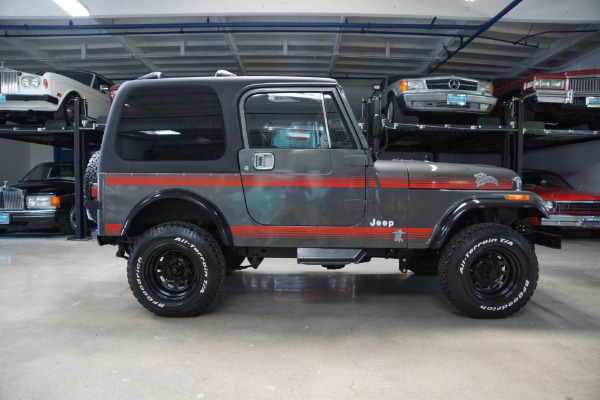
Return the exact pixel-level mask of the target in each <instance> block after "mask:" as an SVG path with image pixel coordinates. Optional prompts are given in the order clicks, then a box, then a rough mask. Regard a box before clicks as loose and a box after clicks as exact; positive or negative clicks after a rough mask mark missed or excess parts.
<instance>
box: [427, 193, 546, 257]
mask: <svg viewBox="0 0 600 400" xmlns="http://www.w3.org/2000/svg"><path fill="white" fill-rule="evenodd" d="M501 208H505V209H506V208H514V209H520V210H524V211H525V212H526V213H527V214H528V215H526V217H543V218H549V215H548V212H547V211H546V209H545V208H544V204H543V203H542V202H541V201H536V200H526V201H523V200H521V201H508V200H506V199H500V198H494V199H469V200H466V201H463V202H460V203H458V204H456V205H454V206H453V207H451V208H450V209H448V211H446V213H445V214H444V216H443V217H442V219H441V222H440V223H439V224H438V225H436V227H435V228H434V230H433V232H432V235H431V245H430V247H431V248H434V249H439V248H441V247H442V245H443V244H444V243H445V242H446V240H447V239H448V235H449V234H450V231H451V230H452V228H453V227H454V226H455V224H456V223H457V222H458V221H459V220H460V218H461V217H462V216H464V215H465V214H467V213H468V212H471V211H473V210H485V209H501Z"/></svg>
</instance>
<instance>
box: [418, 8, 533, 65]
mask: <svg viewBox="0 0 600 400" xmlns="http://www.w3.org/2000/svg"><path fill="white" fill-rule="evenodd" d="M522 1H523V0H513V1H512V2H511V3H510V4H509V5H507V6H506V7H504V9H503V10H502V11H500V12H499V13H498V14H496V15H495V16H494V17H493V18H492V19H490V20H489V21H487V22H486V23H485V24H483V25H480V28H479V29H478V30H477V32H475V33H474V34H473V35H472V36H470V37H469V38H468V39H467V40H465V41H464V42H463V41H462V40H461V44H460V46H458V49H456V50H454V51H453V52H451V53H449V54H448V55H447V56H446V58H445V59H444V60H442V62H440V63H439V64H437V65H436V66H435V67H434V68H433V69H430V70H429V72H428V73H427V74H428V75H430V74H432V73H433V72H435V71H436V70H437V69H438V68H439V67H441V66H442V65H444V64H445V63H446V62H447V61H448V60H450V59H451V58H452V57H454V56H455V55H456V54H457V53H458V52H459V51H461V50H462V49H464V48H465V47H467V46H468V45H469V44H470V43H471V42H472V41H473V40H475V39H477V38H478V37H479V36H481V34H482V33H484V32H485V31H487V30H488V29H490V28H491V27H492V25H494V24H495V23H496V22H498V21H499V20H500V19H501V18H502V17H504V16H505V15H506V14H508V13H509V12H510V11H511V10H512V9H513V8H515V7H516V6H518V5H519V4H520V3H521V2H522Z"/></svg>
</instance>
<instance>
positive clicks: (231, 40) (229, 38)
mask: <svg viewBox="0 0 600 400" xmlns="http://www.w3.org/2000/svg"><path fill="white" fill-rule="evenodd" d="M213 20H216V21H220V18H219V17H213ZM223 35H224V37H225V41H226V42H227V44H228V45H229V50H230V51H231V55H232V56H233V58H234V60H235V63H236V64H237V67H238V71H239V75H247V73H246V67H245V66H244V61H243V60H242V58H241V57H240V52H239V48H238V46H237V42H236V40H235V37H233V34H232V33H229V32H224V33H223Z"/></svg>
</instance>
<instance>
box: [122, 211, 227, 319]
mask: <svg viewBox="0 0 600 400" xmlns="http://www.w3.org/2000/svg"><path fill="white" fill-rule="evenodd" d="M224 276H225V260H224V258H223V252H222V251H221V248H220V247H219V244H218V243H217V241H216V240H215V239H214V238H213V237H212V236H211V235H210V234H209V233H208V232H206V231H205V230H204V229H202V228H199V227H197V226H195V225H192V224H188V223H185V222H172V223H167V224H162V225H158V226H155V227H154V228H152V229H150V230H148V231H147V232H146V233H144V234H143V235H142V236H140V237H139V238H138V239H137V240H136V242H135V244H134V246H133V249H132V251H131V255H130V257H129V261H128V264H127V278H128V280H129V287H130V288H131V291H132V292H133V294H134V296H135V297H136V299H137V300H138V301H139V302H140V304H141V305H142V306H144V307H145V308H146V309H148V310H149V311H152V312H153V313H155V314H156V315H159V316H163V317H193V316H196V315H199V314H201V313H202V312H203V311H204V310H205V309H206V308H207V307H208V306H209V305H210V304H211V303H212V301H213V300H214V299H215V298H216V296H217V295H218V293H219V291H220V290H221V285H222V284H223V279H224Z"/></svg>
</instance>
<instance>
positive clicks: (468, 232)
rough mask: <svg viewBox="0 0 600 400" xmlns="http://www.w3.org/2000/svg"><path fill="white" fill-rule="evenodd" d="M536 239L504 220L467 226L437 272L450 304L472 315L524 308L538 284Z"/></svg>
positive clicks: (500, 313)
mask: <svg viewBox="0 0 600 400" xmlns="http://www.w3.org/2000/svg"><path fill="white" fill-rule="evenodd" d="M538 275H539V267H538V262H537V257H536V255H535V251H534V249H533V245H532V244H531V243H530V242H529V241H528V240H527V239H525V238H524V237H523V236H522V235H521V234H519V233H518V232H516V231H514V230H512V229H510V228H509V227H507V226H504V225H498V224H478V225H473V226H471V227H468V228H466V229H464V230H462V231H461V232H459V233H458V234H457V235H456V236H454V237H453V238H452V240H450V242H449V243H448V244H447V245H446V248H445V249H444V251H443V253H442V256H441V258H440V263H439V267H438V276H439V279H440V282H441V285H442V288H443V289H444V292H445V293H446V296H447V297H448V299H449V300H450V302H451V303H452V304H454V305H455V306H456V308H458V309H459V310H460V311H462V312H463V313H465V314H466V315H468V316H469V317H472V318H504V317H507V316H509V315H511V314H513V313H515V312H517V311H518V310H520V309H521V308H522V307H523V306H524V305H525V304H527V302H528V301H529V299H530V298H531V296H532V295H533V291H534V290H535V288H536V286H537V280H538Z"/></svg>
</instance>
